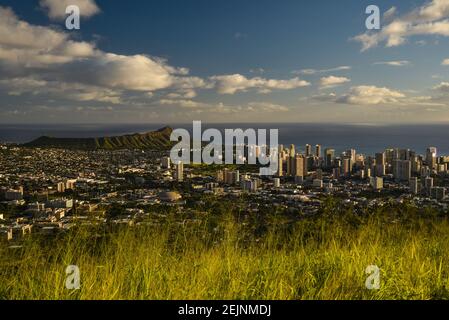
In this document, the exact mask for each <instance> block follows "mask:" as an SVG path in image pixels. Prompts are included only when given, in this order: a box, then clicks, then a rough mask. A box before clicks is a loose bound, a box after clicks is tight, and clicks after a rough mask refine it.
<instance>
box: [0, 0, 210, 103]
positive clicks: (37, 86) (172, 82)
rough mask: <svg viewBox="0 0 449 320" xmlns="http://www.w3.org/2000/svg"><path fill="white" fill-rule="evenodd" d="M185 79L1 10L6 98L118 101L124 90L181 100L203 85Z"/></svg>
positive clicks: (160, 63)
mask: <svg viewBox="0 0 449 320" xmlns="http://www.w3.org/2000/svg"><path fill="white" fill-rule="evenodd" d="M188 75H189V70H188V69H186V68H176V67H173V66H170V65H168V63H167V62H166V61H165V60H163V59H160V58H156V57H152V56H149V55H142V54H137V55H130V56H126V55H119V54H114V53H109V52H104V51H102V50H100V49H98V48H97V47H96V46H95V44H93V43H88V42H82V41H75V40H72V39H71V38H70V36H69V35H68V34H67V33H64V32H62V31H57V30H53V29H51V28H49V27H42V26H36V25H31V24H29V23H27V22H25V21H22V20H20V19H19V18H18V17H17V16H16V15H15V14H14V12H13V11H12V10H11V9H8V8H3V7H0V80H6V79H8V80H9V79H13V80H12V81H11V83H9V84H8V83H7V82H5V81H0V85H1V86H2V87H3V88H4V89H5V90H7V92H8V93H9V94H11V95H20V94H24V93H26V92H29V93H32V94H34V95H38V94H51V95H52V96H56V95H57V94H58V93H59V94H60V96H61V98H64V99H73V100H76V101H90V100H92V101H102V102H110V103H120V102H121V99H120V95H121V94H122V93H125V92H145V93H150V92H153V91H156V90H163V89H170V90H172V91H174V92H175V93H176V94H178V95H179V97H180V98H192V97H194V96H195V95H196V92H195V90H196V89H198V88H202V87H207V86H208V84H207V83H206V82H205V81H204V80H203V79H201V78H197V77H191V76H188Z"/></svg>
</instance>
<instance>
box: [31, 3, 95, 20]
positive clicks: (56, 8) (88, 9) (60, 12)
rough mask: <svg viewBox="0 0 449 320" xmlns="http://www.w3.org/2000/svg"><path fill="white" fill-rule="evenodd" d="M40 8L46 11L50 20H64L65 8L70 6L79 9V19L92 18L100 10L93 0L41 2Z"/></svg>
mask: <svg viewBox="0 0 449 320" xmlns="http://www.w3.org/2000/svg"><path fill="white" fill-rule="evenodd" d="M39 4H40V6H41V7H42V8H43V9H45V10H47V12H48V16H49V17H50V18H51V19H55V20H58V19H65V17H66V16H67V15H66V8H67V7H68V6H70V5H76V6H78V7H79V8H80V14H81V17H86V18H89V17H92V16H94V15H96V14H97V13H99V12H100V8H99V7H98V6H97V4H96V3H95V0H41V1H40V3H39Z"/></svg>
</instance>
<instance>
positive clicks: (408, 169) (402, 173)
mask: <svg viewBox="0 0 449 320" xmlns="http://www.w3.org/2000/svg"><path fill="white" fill-rule="evenodd" d="M394 164H395V165H394V169H395V171H394V178H395V179H396V180H398V181H409V180H410V178H411V177H412V163H411V161H410V160H395V161H394Z"/></svg>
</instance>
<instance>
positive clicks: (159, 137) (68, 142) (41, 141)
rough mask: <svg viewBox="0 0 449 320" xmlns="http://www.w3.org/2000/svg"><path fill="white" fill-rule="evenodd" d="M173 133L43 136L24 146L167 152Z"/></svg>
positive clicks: (167, 128) (168, 128)
mask: <svg viewBox="0 0 449 320" xmlns="http://www.w3.org/2000/svg"><path fill="white" fill-rule="evenodd" d="M172 131H173V129H172V128H170V127H165V128H162V129H159V130H157V131H152V132H147V133H136V134H130V135H124V136H115V137H99V138H54V137H48V136H43V137H40V138H38V139H36V140H33V141H31V142H29V143H26V144H24V146H25V147H31V148H64V149H79V150H97V149H104V150H119V149H145V150H166V149H169V148H170V147H171V146H172V142H171V141H170V135H171V133H172Z"/></svg>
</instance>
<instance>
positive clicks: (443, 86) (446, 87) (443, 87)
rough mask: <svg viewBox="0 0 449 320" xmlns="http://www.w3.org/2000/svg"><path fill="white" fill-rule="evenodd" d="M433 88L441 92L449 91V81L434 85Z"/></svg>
mask: <svg viewBox="0 0 449 320" xmlns="http://www.w3.org/2000/svg"><path fill="white" fill-rule="evenodd" d="M433 89H434V90H438V91H441V92H449V82H441V83H440V84H439V85H437V86H435V87H433Z"/></svg>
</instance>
